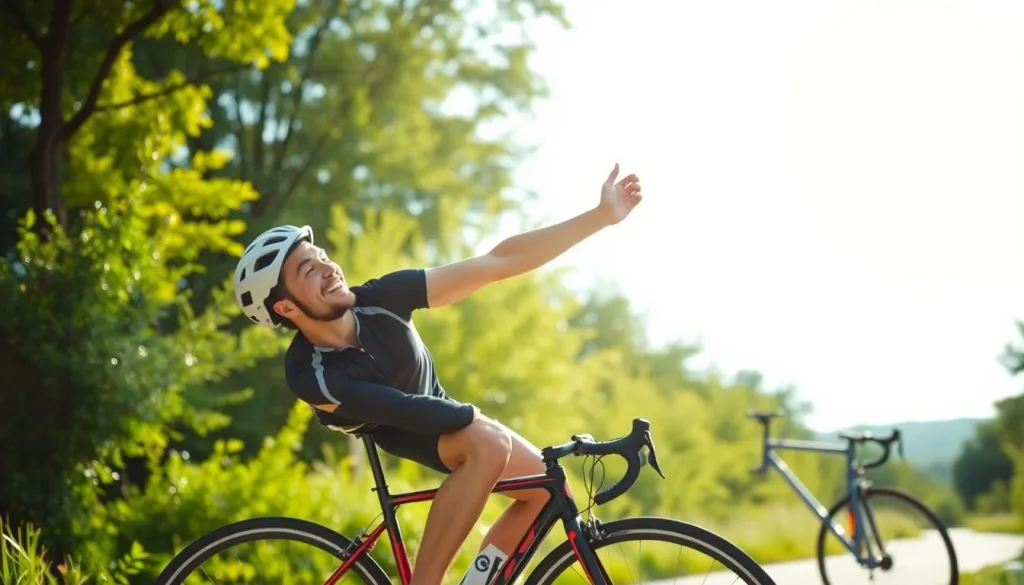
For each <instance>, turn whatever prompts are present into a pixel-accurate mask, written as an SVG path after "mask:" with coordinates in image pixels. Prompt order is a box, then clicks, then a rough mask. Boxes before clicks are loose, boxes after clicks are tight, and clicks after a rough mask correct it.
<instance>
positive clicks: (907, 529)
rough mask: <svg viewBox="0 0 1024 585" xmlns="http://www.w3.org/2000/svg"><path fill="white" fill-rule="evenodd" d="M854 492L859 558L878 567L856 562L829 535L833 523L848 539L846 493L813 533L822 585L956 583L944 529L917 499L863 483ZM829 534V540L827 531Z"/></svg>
mask: <svg viewBox="0 0 1024 585" xmlns="http://www.w3.org/2000/svg"><path fill="white" fill-rule="evenodd" d="M861 493H862V495H861V496H860V510H859V511H858V512H859V513H860V519H861V524H862V525H863V526H862V530H863V531H864V532H863V535H862V536H863V538H861V539H860V541H859V542H860V543H861V544H860V554H859V556H861V557H866V556H868V555H871V556H872V557H874V558H875V559H877V560H878V561H879V564H880V566H879V567H877V568H874V569H872V568H869V567H867V566H865V565H863V564H862V563H858V562H857V558H855V557H854V555H853V554H852V552H851V551H850V550H849V549H847V548H846V547H845V546H843V544H841V542H840V540H839V539H838V538H836V537H835V535H834V534H833V533H832V529H830V528H829V527H830V526H835V527H836V530H837V531H839V533H840V534H843V535H844V536H845V538H846V539H848V540H849V541H850V543H851V544H852V543H855V542H858V541H857V540H854V532H855V529H856V526H855V525H854V522H853V515H852V514H853V512H852V511H851V509H850V497H849V496H848V495H847V496H845V497H843V498H842V499H840V500H839V501H838V502H836V503H835V504H833V506H832V508H831V509H829V511H828V516H827V518H826V519H825V521H824V522H823V523H822V525H821V529H820V530H819V532H818V570H819V572H820V573H821V582H822V583H823V585H854V584H859V583H871V584H872V585H886V584H888V583H928V584H932V585H957V583H958V582H959V578H960V577H959V575H960V572H959V569H958V567H957V559H956V552H955V551H954V549H953V542H952V541H951V540H950V538H949V533H948V532H947V531H946V527H945V526H944V525H943V524H942V521H941V520H939V518H938V516H936V515H935V513H934V512H932V511H931V510H930V509H928V507H927V506H925V505H924V504H923V503H921V501H920V500H918V499H917V498H915V497H913V496H911V495H909V494H907V493H905V492H902V491H900V490H896V489H892V488H887V487H868V488H864V489H863V490H862V492H861ZM830 534H832V538H828V535H830Z"/></svg>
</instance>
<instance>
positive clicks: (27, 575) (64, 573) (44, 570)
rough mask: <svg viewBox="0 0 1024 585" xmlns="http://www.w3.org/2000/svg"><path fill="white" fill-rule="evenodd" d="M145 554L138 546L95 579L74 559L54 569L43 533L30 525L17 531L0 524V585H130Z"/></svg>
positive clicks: (65, 560)
mask: <svg viewBox="0 0 1024 585" xmlns="http://www.w3.org/2000/svg"><path fill="white" fill-rule="evenodd" d="M145 558H146V553H145V552H144V551H143V550H142V548H141V547H139V546H138V545H137V544H136V545H134V546H132V548H131V551H130V552H129V554H127V555H125V556H124V557H122V558H119V559H116V561H115V562H112V563H110V566H109V567H108V568H106V569H103V570H100V571H99V572H98V573H96V574H95V575H94V577H98V579H96V578H92V579H91V577H90V576H89V575H87V574H86V573H85V572H84V571H83V570H82V568H81V567H80V566H79V565H78V564H77V563H76V562H75V561H74V560H72V559H71V558H65V559H64V560H63V561H62V562H61V563H60V564H58V565H56V566H54V565H53V564H52V563H51V561H50V560H49V559H48V555H47V551H46V548H45V547H44V546H43V545H42V544H41V541H40V530H39V528H37V527H36V526H34V525H33V524H31V523H29V524H27V525H24V526H18V527H17V529H15V528H14V527H13V526H11V525H9V524H8V523H7V522H6V521H5V522H0V583H12V584H17V585H84V584H85V583H86V582H88V581H90V579H91V580H93V581H96V580H98V581H110V582H114V583H118V584H119V585H127V584H128V583H129V578H130V577H131V576H133V575H137V574H139V573H140V572H141V568H142V563H143V561H144V559H145Z"/></svg>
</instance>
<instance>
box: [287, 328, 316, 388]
mask: <svg viewBox="0 0 1024 585" xmlns="http://www.w3.org/2000/svg"><path fill="white" fill-rule="evenodd" d="M314 353H315V348H314V347H313V344H312V343H310V342H309V340H308V339H306V337H305V336H304V335H303V334H302V333H301V332H299V331H296V332H295V337H292V341H291V343H289V344H288V349H287V350H285V352H284V377H285V381H286V382H288V385H289V386H292V388H293V389H294V383H295V382H296V381H297V380H298V379H300V378H302V377H303V376H304V375H305V374H308V373H309V372H311V371H312V370H313V354H314Z"/></svg>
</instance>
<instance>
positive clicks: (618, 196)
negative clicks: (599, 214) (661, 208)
mask: <svg viewBox="0 0 1024 585" xmlns="http://www.w3.org/2000/svg"><path fill="white" fill-rule="evenodd" d="M618 176H619V163H615V166H614V167H613V168H612V172H611V173H610V174H609V175H608V179H607V180H606V181H605V182H604V185H602V186H601V203H600V205H599V206H598V208H599V209H601V210H602V211H604V213H605V214H606V217H607V219H608V224H609V225H614V224H617V223H619V222H620V221H622V220H624V219H626V216H627V215H629V213H630V212H631V211H633V209H634V208H635V207H636V206H637V205H639V204H640V200H641V199H643V196H642V195H641V194H640V180H639V179H637V176H636V175H635V174H630V175H627V176H625V177H623V178H622V179H621V180H619V181H618V182H615V179H616V178H617V177H618Z"/></svg>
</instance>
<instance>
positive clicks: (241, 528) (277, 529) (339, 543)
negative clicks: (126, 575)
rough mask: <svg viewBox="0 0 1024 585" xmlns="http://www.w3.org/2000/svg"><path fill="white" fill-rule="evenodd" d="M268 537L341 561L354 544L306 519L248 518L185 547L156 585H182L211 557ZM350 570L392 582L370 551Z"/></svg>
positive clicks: (370, 580) (378, 584)
mask: <svg viewBox="0 0 1024 585" xmlns="http://www.w3.org/2000/svg"><path fill="white" fill-rule="evenodd" d="M267 539H277V540H290V541H295V542H301V543H303V544H308V545H311V546H314V547H316V548H318V549H320V550H322V551H324V552H326V553H329V554H331V555H333V556H334V557H335V558H337V559H338V560H339V561H344V560H345V555H344V551H345V550H346V549H347V548H348V547H350V546H351V544H352V540H350V539H348V538H346V537H344V536H342V535H340V534H338V533H337V532H335V531H333V530H331V529H329V528H327V527H325V526H321V525H320V524H316V523H314V522H309V521H307V520H300V519H298V518H287V517H282V516H267V517H259V518H248V519H246V520H240V521H238V522H233V523H231V524H227V525H224V526H221V527H220V528H217V529H215V530H213V531H211V532H208V533H207V534H205V535H203V536H201V537H199V538H198V539H196V540H195V541H193V542H192V543H191V544H189V545H188V546H186V547H185V548H184V549H183V550H182V551H181V552H179V553H178V554H177V555H175V557H174V558H173V559H171V561H170V562H169V563H167V566H166V567H164V570H163V571H161V572H160V575H159V576H158V577H157V579H156V585H179V584H180V583H182V582H183V581H184V580H185V579H186V578H188V576H189V575H190V574H191V572H192V571H193V570H194V569H195V568H196V567H197V566H199V565H201V564H202V563H203V562H204V561H206V560H207V559H209V558H210V557H211V556H213V555H215V554H217V553H219V552H222V551H224V550H225V549H227V548H229V547H231V546H234V545H236V544H243V543H247V542H253V541H257V540H267ZM351 570H354V571H357V572H358V573H359V575H360V577H362V578H363V579H364V581H365V582H366V583H367V585H391V581H390V579H388V576H387V573H385V572H384V569H382V568H381V566H380V565H379V564H377V562H376V561H374V560H373V558H371V557H370V556H369V555H368V554H363V555H362V556H361V557H360V558H359V559H357V560H356V561H355V563H353V564H352V567H351Z"/></svg>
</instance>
